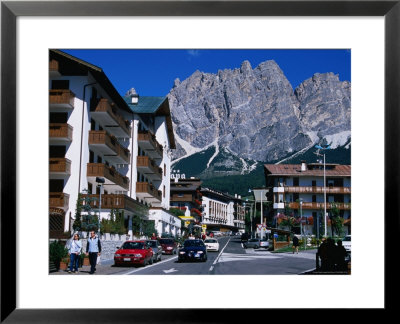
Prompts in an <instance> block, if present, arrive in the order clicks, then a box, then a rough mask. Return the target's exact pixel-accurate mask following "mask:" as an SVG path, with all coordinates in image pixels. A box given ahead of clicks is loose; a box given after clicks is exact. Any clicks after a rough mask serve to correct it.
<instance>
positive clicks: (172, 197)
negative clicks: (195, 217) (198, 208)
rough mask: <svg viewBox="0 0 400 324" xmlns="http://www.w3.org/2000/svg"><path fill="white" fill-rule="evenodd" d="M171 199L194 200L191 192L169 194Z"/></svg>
mask: <svg viewBox="0 0 400 324" xmlns="http://www.w3.org/2000/svg"><path fill="white" fill-rule="evenodd" d="M171 201H175V202H194V199H193V195H192V194H183V195H178V194H172V195H171Z"/></svg>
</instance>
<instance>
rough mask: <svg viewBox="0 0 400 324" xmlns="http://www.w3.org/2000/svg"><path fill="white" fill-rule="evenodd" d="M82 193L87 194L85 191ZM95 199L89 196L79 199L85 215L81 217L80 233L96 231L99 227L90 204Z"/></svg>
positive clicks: (97, 219)
mask: <svg viewBox="0 0 400 324" xmlns="http://www.w3.org/2000/svg"><path fill="white" fill-rule="evenodd" d="M83 191H85V192H87V189H84V190H83ZM96 200H97V198H92V197H90V196H89V195H85V197H84V198H83V199H81V200H80V201H81V203H82V210H83V211H84V212H85V214H84V215H83V216H82V231H88V232H90V231H97V230H98V227H99V218H98V217H97V215H96V213H95V212H94V211H93V209H92V203H93V202H94V201H96Z"/></svg>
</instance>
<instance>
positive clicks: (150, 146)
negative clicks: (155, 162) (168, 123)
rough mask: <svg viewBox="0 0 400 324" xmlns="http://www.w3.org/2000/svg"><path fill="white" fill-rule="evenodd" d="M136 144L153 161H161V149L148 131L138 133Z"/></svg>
mask: <svg viewBox="0 0 400 324" xmlns="http://www.w3.org/2000/svg"><path fill="white" fill-rule="evenodd" d="M138 144H139V146H140V147H141V148H142V149H143V150H145V151H146V152H147V154H148V155H149V156H150V157H151V158H153V159H162V157H163V147H162V145H161V144H159V143H158V142H157V140H156V137H155V135H154V134H153V133H151V132H150V131H140V132H139V133H138Z"/></svg>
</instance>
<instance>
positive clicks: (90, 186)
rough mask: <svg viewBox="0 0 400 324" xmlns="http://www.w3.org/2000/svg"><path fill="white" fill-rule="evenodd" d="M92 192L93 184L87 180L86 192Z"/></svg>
mask: <svg viewBox="0 0 400 324" xmlns="http://www.w3.org/2000/svg"><path fill="white" fill-rule="evenodd" d="M92 192H93V185H92V184H91V183H90V182H88V194H91V193H92Z"/></svg>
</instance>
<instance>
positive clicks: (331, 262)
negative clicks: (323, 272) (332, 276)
mask: <svg viewBox="0 0 400 324" xmlns="http://www.w3.org/2000/svg"><path fill="white" fill-rule="evenodd" d="M326 244H327V245H326V254H327V261H328V263H327V270H328V271H334V270H335V256H336V248H337V246H336V244H335V241H334V240H333V239H332V238H330V237H329V238H328V239H327V243H326Z"/></svg>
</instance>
